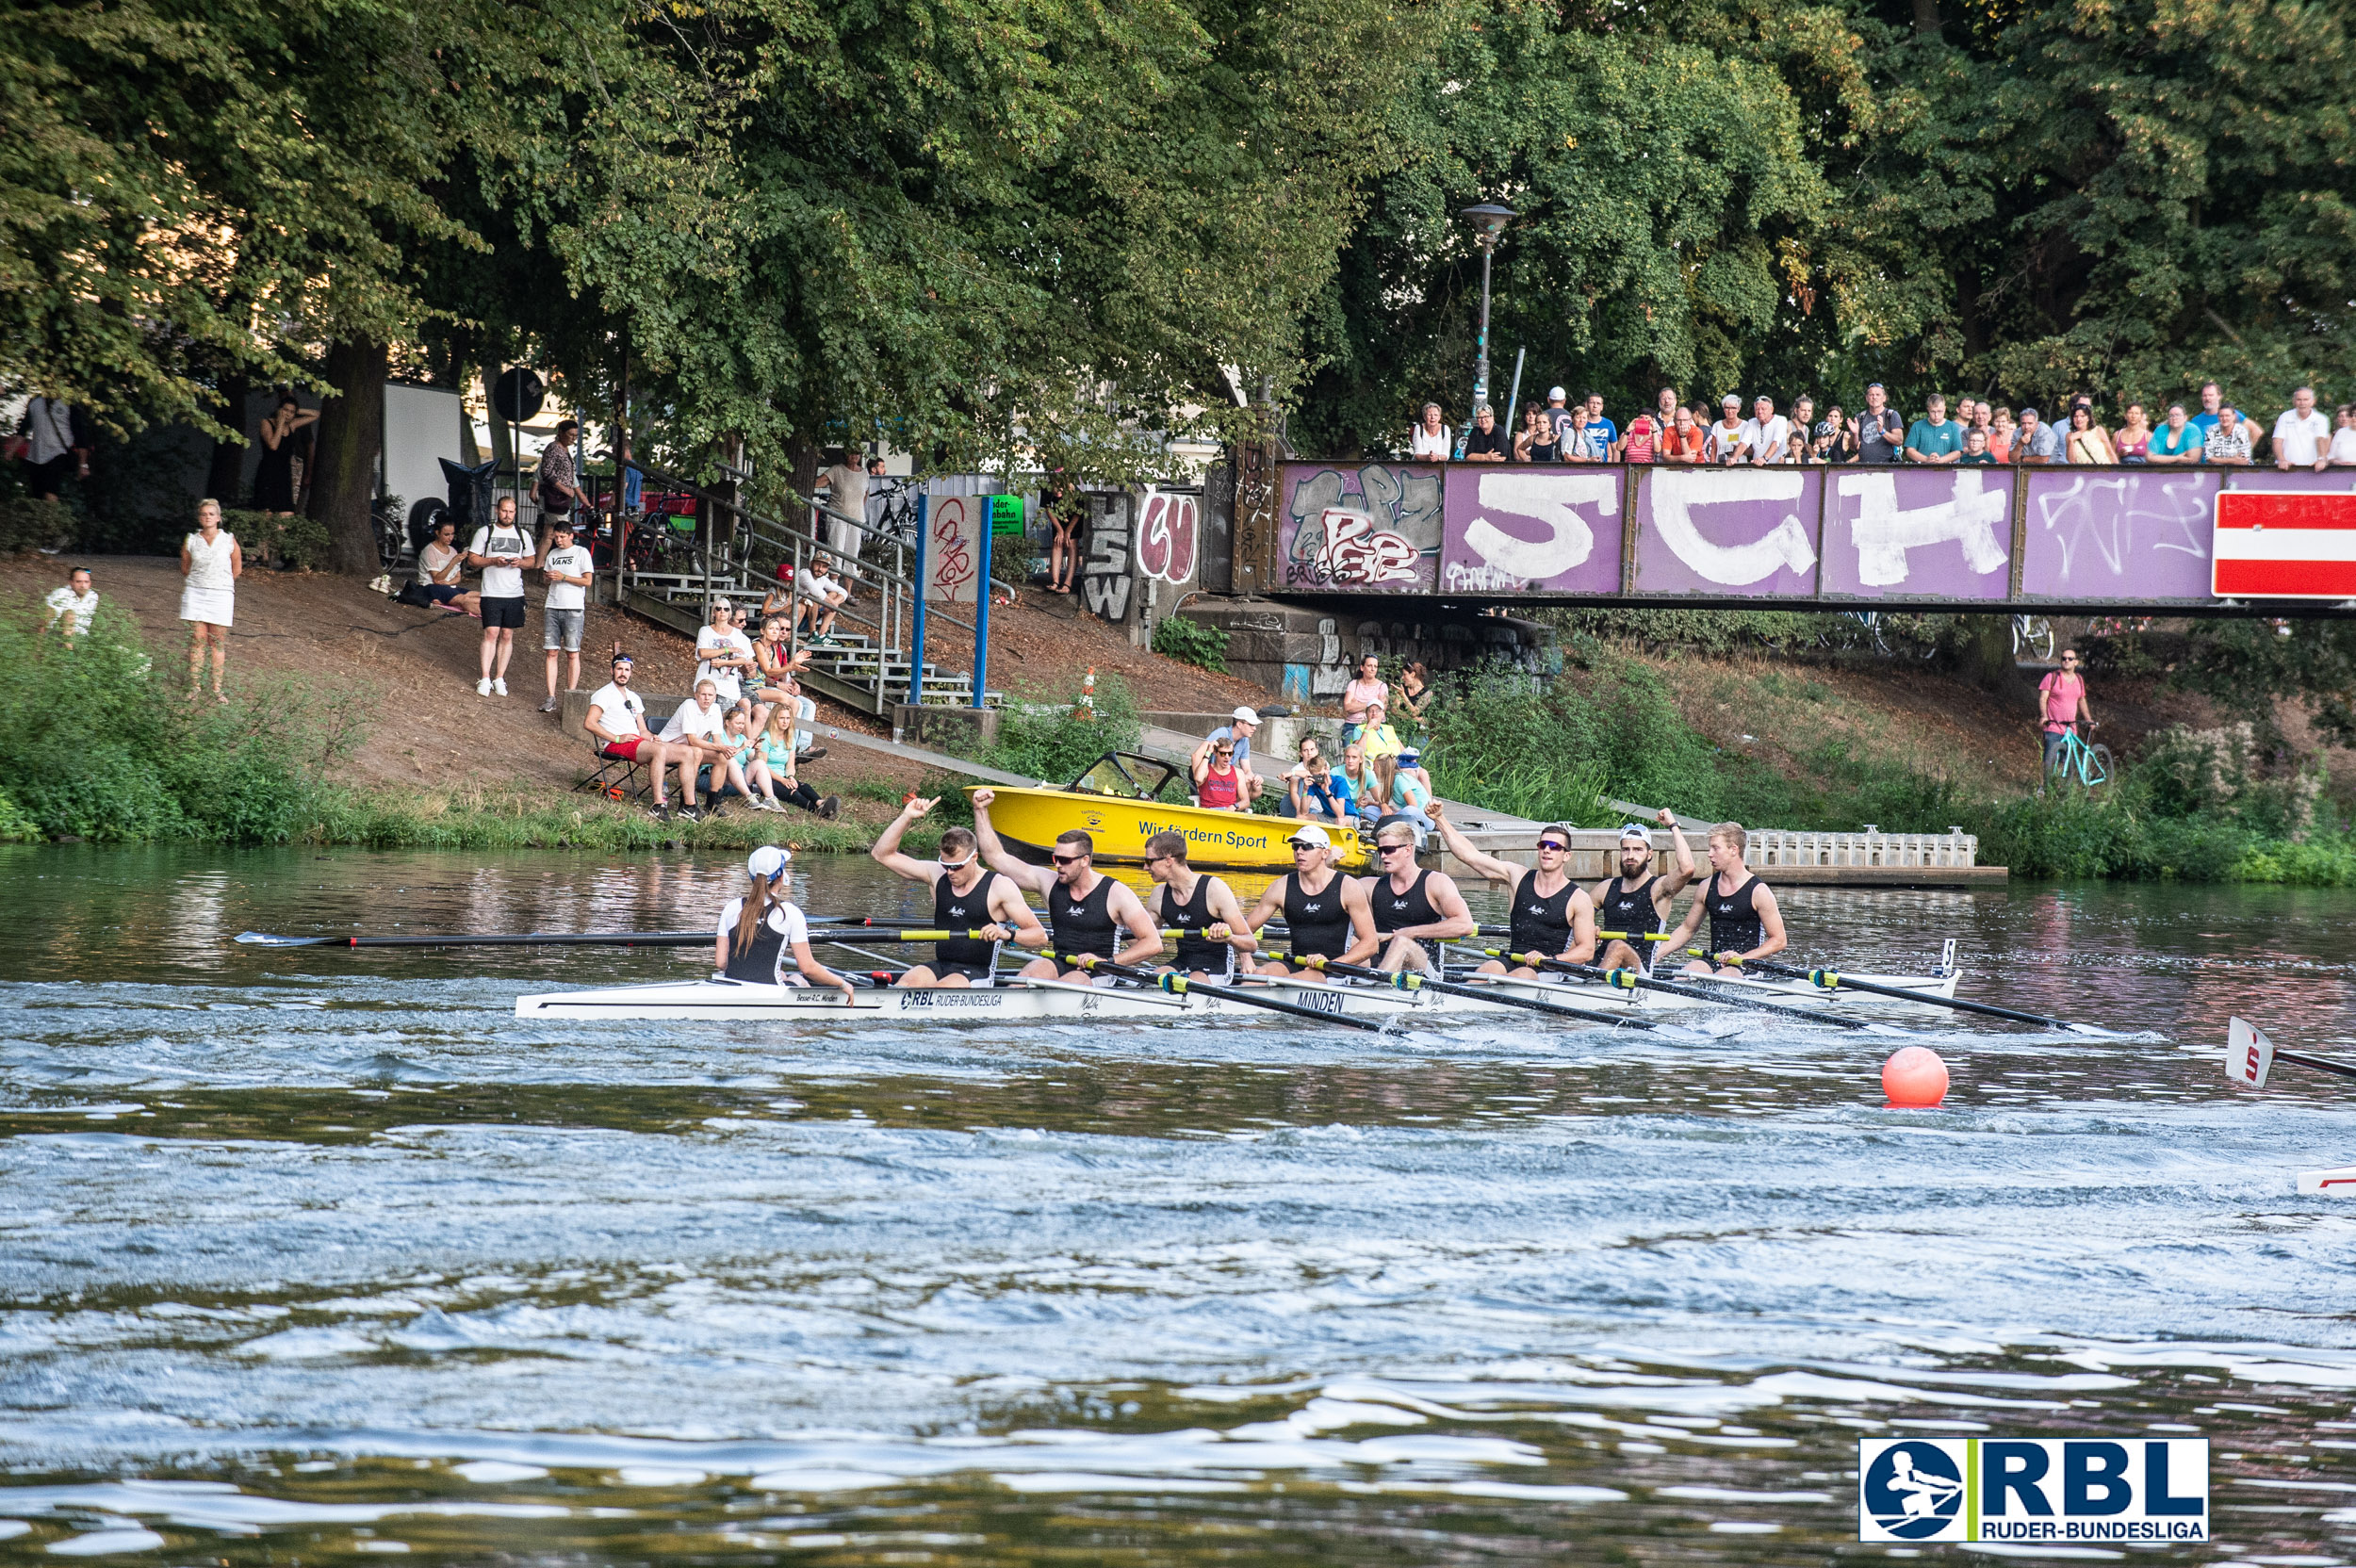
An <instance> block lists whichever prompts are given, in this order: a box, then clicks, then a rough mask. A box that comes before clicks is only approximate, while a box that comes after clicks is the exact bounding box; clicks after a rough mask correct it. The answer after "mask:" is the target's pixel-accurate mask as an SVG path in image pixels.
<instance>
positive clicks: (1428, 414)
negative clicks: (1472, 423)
mask: <svg viewBox="0 0 2356 1568" xmlns="http://www.w3.org/2000/svg"><path fill="white" fill-rule="evenodd" d="M1407 449H1408V453H1409V455H1411V456H1413V457H1414V458H1415V461H1416V462H1418V463H1446V462H1447V461H1448V454H1449V453H1451V452H1453V451H1454V450H1455V449H1456V433H1455V432H1454V431H1451V430H1449V429H1448V426H1447V424H1446V423H1444V422H1443V421H1442V420H1441V418H1440V405H1439V404H1438V403H1426V404H1424V405H1423V419H1422V421H1421V422H1420V423H1418V424H1417V425H1416V426H1415V434H1414V435H1412V436H1410V437H1409V438H1408V442H1407Z"/></svg>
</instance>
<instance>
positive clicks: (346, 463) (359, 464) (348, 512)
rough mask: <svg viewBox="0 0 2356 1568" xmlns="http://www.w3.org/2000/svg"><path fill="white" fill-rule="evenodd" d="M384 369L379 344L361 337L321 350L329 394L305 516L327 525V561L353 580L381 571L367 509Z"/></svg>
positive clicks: (379, 437) (379, 435) (379, 436)
mask: <svg viewBox="0 0 2356 1568" xmlns="http://www.w3.org/2000/svg"><path fill="white" fill-rule="evenodd" d="M385 369H386V361H385V353H384V345H383V344H382V343H371V342H369V341H368V339H366V338H361V339H357V340H354V341H350V342H340V343H336V344H335V345H333V346H332V347H330V348H329V350H328V351H327V379H328V382H329V384H332V385H333V386H334V387H335V396H334V397H332V398H329V399H328V400H326V402H325V405H324V406H323V407H322V409H321V410H320V413H319V441H318V444H317V445H316V446H315V447H314V448H313V449H312V450H313V461H314V462H316V463H317V464H318V465H319V478H318V480H317V481H316V482H314V483H313V484H312V486H311V515H312V516H314V517H316V518H318V519H319V521H320V522H322V523H325V524H326V525H327V531H328V534H329V535H330V537H331V538H332V539H333V541H334V544H333V547H331V549H330V550H329V553H328V560H329V562H330V563H331V564H333V565H334V566H335V570H337V571H339V572H345V573H349V574H351V575H352V576H353V577H374V576H375V575H376V574H377V573H379V572H381V571H383V570H384V564H383V563H382V562H381V561H379V560H378V558H377V553H376V525H375V523H374V521H373V520H372V519H371V518H370V516H369V513H368V508H369V505H370V503H372V502H373V501H374V500H375V499H376V458H377V452H378V449H380V448H382V447H383V445H384V375H385Z"/></svg>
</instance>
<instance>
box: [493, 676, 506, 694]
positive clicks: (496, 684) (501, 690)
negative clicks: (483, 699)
mask: <svg viewBox="0 0 2356 1568" xmlns="http://www.w3.org/2000/svg"><path fill="white" fill-rule="evenodd" d="M491 691H492V692H493V694H496V695H499V696H505V695H506V694H507V682H506V681H504V680H494V681H493V682H491Z"/></svg>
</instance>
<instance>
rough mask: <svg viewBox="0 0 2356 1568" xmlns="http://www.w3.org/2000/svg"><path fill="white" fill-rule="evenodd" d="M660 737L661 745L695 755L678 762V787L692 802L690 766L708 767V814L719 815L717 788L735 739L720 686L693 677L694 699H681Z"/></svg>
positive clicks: (724, 777)
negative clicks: (730, 728)
mask: <svg viewBox="0 0 2356 1568" xmlns="http://www.w3.org/2000/svg"><path fill="white" fill-rule="evenodd" d="M662 740H663V744H664V745H667V746H671V747H674V748H684V749H685V750H686V751H687V752H688V754H689V755H690V756H692V757H693V758H694V760H693V761H682V762H681V763H680V764H679V778H680V780H681V782H680V785H679V788H680V790H681V792H683V793H685V794H686V796H687V798H688V800H689V802H690V803H691V804H692V803H693V802H694V800H695V774H694V772H693V771H692V770H693V769H694V768H695V767H697V766H703V765H708V766H710V767H711V769H712V782H711V785H710V788H709V790H708V793H710V794H711V796H712V812H711V814H712V815H713V816H715V817H716V816H718V815H719V814H720V790H721V787H722V786H723V785H725V784H727V783H728V759H729V758H731V757H733V756H735V755H736V743H735V742H734V741H733V740H731V739H730V738H729V736H728V708H727V706H726V705H725V704H723V703H722V702H721V701H720V688H719V687H718V686H717V685H716V684H714V683H713V682H712V681H710V680H698V681H696V682H695V697H694V699H693V700H691V701H688V702H682V703H680V704H679V708H678V709H677V710H676V711H674V712H673V713H672V714H671V718H670V722H669V723H667V724H665V725H664V726H663V735H662Z"/></svg>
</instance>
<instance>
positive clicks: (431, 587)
mask: <svg viewBox="0 0 2356 1568" xmlns="http://www.w3.org/2000/svg"><path fill="white" fill-rule="evenodd" d="M417 586H418V587H420V588H422V589H423V590H424V591H425V596H426V597H427V598H429V599H431V600H433V601H434V603H435V604H448V603H449V602H450V600H452V599H454V598H456V597H457V596H459V595H461V594H463V593H465V592H466V590H465V589H464V588H461V587H459V586H458V584H456V583H455V582H421V583H419V584H418V585H417Z"/></svg>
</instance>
